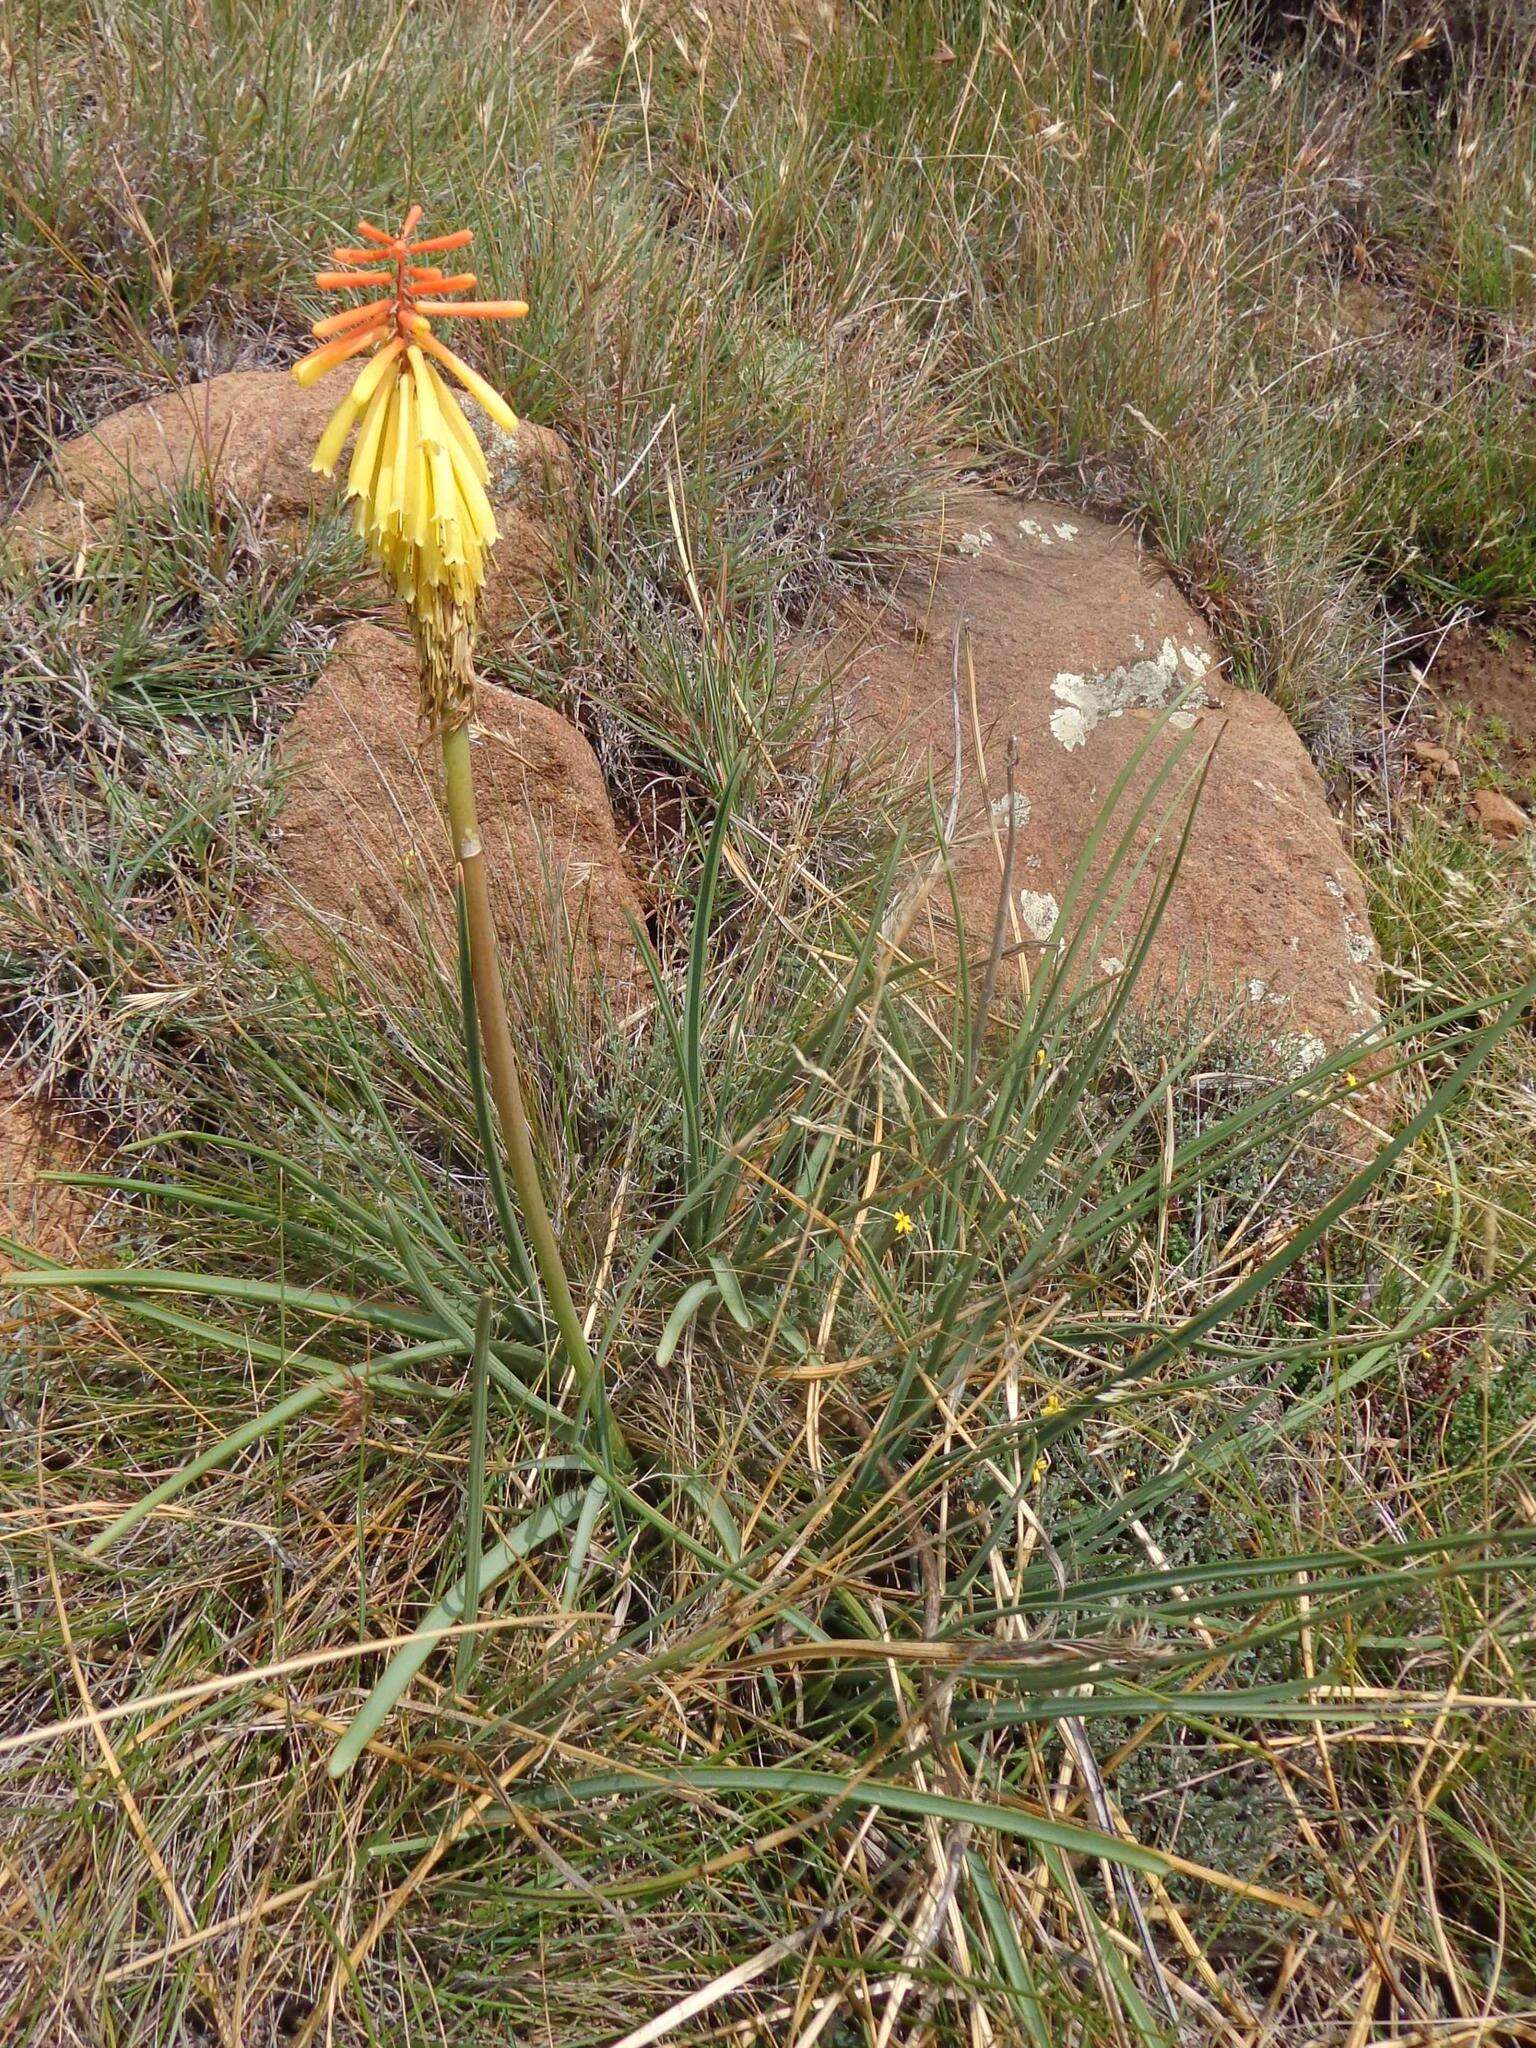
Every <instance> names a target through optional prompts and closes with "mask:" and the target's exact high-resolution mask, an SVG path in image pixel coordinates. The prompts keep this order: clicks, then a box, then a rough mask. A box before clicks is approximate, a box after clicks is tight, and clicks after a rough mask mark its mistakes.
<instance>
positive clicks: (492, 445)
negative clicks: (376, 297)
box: [13, 370, 575, 646]
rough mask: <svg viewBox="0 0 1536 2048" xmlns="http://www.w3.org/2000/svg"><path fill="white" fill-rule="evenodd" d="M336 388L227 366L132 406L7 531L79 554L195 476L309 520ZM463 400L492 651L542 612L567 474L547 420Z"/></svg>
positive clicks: (326, 483) (322, 500)
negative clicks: (135, 504) (478, 468)
mask: <svg viewBox="0 0 1536 2048" xmlns="http://www.w3.org/2000/svg"><path fill="white" fill-rule="evenodd" d="M346 388H347V380H346V378H345V376H342V375H336V376H331V377H323V378H322V379H321V380H320V382H319V383H318V384H317V385H314V386H312V387H311V388H310V389H309V390H307V391H305V390H302V389H301V388H300V387H299V386H298V385H297V384H296V383H295V382H294V381H293V378H292V377H291V376H290V375H289V374H288V372H287V371H286V370H233V371H230V372H229V373H228V374H227V375H225V376H220V377H210V378H209V379H208V380H207V382H206V383H202V384H189V385H187V386H185V387H183V388H181V389H179V390H174V391H168V392H165V393H163V394H162V395H161V396H159V397H157V398H151V399H146V400H145V401H144V403H143V404H141V405H130V406H128V407H127V408H126V409H125V410H124V411H122V412H117V413H113V414H112V415H111V416H110V418H107V419H104V420H100V421H98V423H97V424H96V425H95V426H94V427H92V428H91V429H90V431H89V432H88V433H84V434H78V435H76V437H75V438H74V439H73V440H72V441H66V442H65V443H64V444H63V446H62V447H61V448H60V449H59V450H58V454H57V457H56V460H55V465H54V466H55V471H56V482H54V483H48V484H43V485H41V486H40V487H39V488H38V489H36V490H35V491H33V492H32V494H31V496H30V497H29V498H28V499H27V501H26V503H25V504H24V505H22V507H21V508H20V510H19V512H18V513H17V515H16V519H15V522H14V526H13V532H14V533H15V535H16V537H17V538H18V539H20V540H21V541H22V542H23V543H24V544H27V543H30V544H31V545H33V546H38V547H42V548H45V549H48V550H50V551H55V552H57V551H61V550H66V549H68V550H73V549H78V548H80V547H83V546H85V545H86V544H87V543H88V542H89V541H90V540H91V539H92V538H93V537H94V535H95V533H96V532H97V530H98V529H99V527H100V525H101V524H102V522H103V521H105V520H106V519H107V518H108V517H109V516H110V514H111V513H112V511H113V509H114V508H115V507H116V506H117V505H118V504H119V503H121V502H122V501H123V500H125V499H128V498H131V497H135V496H138V497H150V498H153V497H165V496H168V495H169V494H170V493H171V492H173V491H175V490H177V489H179V488H180V487H181V486H182V485H184V484H185V483H187V482H188V481H195V480H198V479H203V478H205V479H207V480H208V481H209V482H210V483H211V484H212V485H213V486H214V488H215V489H217V490H220V491H227V492H229V493H231V494H232V495H234V496H236V497H239V498H241V499H243V500H245V501H246V502H247V503H256V502H258V501H264V502H265V505H266V510H267V514H268V517H269V518H271V519H273V520H275V521H277V522H278V523H283V522H293V521H296V520H302V519H307V518H308V517H309V516H310V515H311V514H312V513H314V512H316V511H318V510H319V509H320V508H321V507H322V506H325V505H328V504H330V503H332V502H333V501H334V499H335V497H336V492H337V486H336V484H335V483H334V482H332V481H331V480H330V479H328V478H326V477H320V476H315V475H314V474H312V472H311V470H310V467H309V464H310V458H311V456H312V455H313V454H314V452H315V445H316V443H317V442H318V440H319V438H320V435H321V433H322V432H323V431H324V428H325V423H326V421H327V420H328V419H329V418H330V416H331V414H332V412H333V411H334V410H335V408H336V406H337V404H338V403H339V402H340V400H341V398H342V396H343V394H344V393H345V391H346ZM464 406H465V412H466V415H467V417H468V418H469V420H470V422H471V424H472V425H473V426H474V428H475V430H476V432H477V433H478V434H479V436H480V440H481V442H482V444H483V446H484V448H485V451H486V460H487V462H488V463H489V465H490V470H491V500H492V504H493V506H494V508H495V511H496V519H497V524H498V525H499V527H500V528H501V535H502V538H501V541H500V543H499V544H498V546H497V548H496V551H495V553H494V555H493V557H492V563H491V574H490V578H489V581H488V583H487V586H486V592H485V599H484V632H485V638H486V641H487V643H488V644H490V645H492V646H495V645H496V644H497V643H499V642H504V641H505V640H506V639H508V638H509V637H510V636H511V635H513V634H515V632H516V631H517V629H518V628H519V627H520V626H521V625H522V624H523V623H524V622H525V621H526V620H527V618H528V617H529V615H530V613H531V612H533V611H535V610H537V609H539V608H541V607H542V603H543V598H544V581H545V577H546V576H547V574H548V573H549V571H550V569H551V568H552V567H553V565H554V561H555V549H556V545H557V543H558V539H559V536H560V534H561V531H562V529H563V527H564V525H565V523H566V521H567V520H568V518H569V513H570V506H571V501H572V494H573V491H574V488H575V478H574V470H573V465H572V462H571V455H570V450H569V449H568V448H567V447H566V445H565V443H564V442H563V441H562V440H561V438H560V436H559V435H558V434H556V433H553V432H551V431H550V429H549V428H547V427H540V426H537V425H535V424H534V423H533V422H532V421H527V420H525V421H523V422H522V424H521V425H520V426H519V428H518V430H517V432H516V434H504V433H503V432H502V431H501V430H500V428H498V427H496V426H494V425H493V424H492V423H491V421H490V420H489V419H487V417H486V416H485V414H484V413H482V412H481V410H480V408H479V407H478V406H477V405H475V403H474V402H473V400H471V399H469V398H467V397H466V398H465V400H464ZM381 595H382V593H381Z"/></svg>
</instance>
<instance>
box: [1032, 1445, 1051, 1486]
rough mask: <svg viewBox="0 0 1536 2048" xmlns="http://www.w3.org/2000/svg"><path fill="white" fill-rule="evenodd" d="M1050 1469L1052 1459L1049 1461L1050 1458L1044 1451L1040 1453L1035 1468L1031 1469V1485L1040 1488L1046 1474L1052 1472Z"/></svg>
mask: <svg viewBox="0 0 1536 2048" xmlns="http://www.w3.org/2000/svg"><path fill="white" fill-rule="evenodd" d="M1050 1469H1051V1461H1050V1459H1049V1458H1048V1457H1047V1456H1046V1455H1045V1453H1044V1451H1042V1452H1041V1453H1040V1455H1039V1457H1038V1458H1036V1460H1035V1462H1034V1465H1033V1467H1032V1468H1031V1470H1030V1475H1029V1476H1030V1480H1031V1483H1032V1484H1033V1485H1035V1486H1038V1485H1039V1484H1040V1482H1041V1480H1042V1479H1043V1478H1044V1477H1045V1475H1046V1473H1047V1472H1049V1471H1050Z"/></svg>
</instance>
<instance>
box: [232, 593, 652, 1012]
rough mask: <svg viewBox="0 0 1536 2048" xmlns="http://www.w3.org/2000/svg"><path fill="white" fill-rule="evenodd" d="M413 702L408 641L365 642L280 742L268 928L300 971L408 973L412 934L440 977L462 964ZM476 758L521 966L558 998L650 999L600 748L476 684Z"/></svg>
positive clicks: (351, 642)
mask: <svg viewBox="0 0 1536 2048" xmlns="http://www.w3.org/2000/svg"><path fill="white" fill-rule="evenodd" d="M416 694H417V680H416V656H415V650H414V648H413V647H412V645H411V643H410V641H409V640H408V639H406V638H405V637H404V636H403V635H402V634H398V633H392V632H387V631H385V630H384V629H383V628H382V627H379V626H371V625H359V626H353V627H351V628H350V629H349V630H348V631H347V632H346V633H345V634H344V635H343V636H342V638H341V640H340V642H339V643H338V645H337V647H336V650H335V653H334V654H333V656H332V658H331V660H330V661H329V663H328V664H327V666H326V669H325V671H324V673H323V675H322V676H321V678H320V680H319V682H318V683H317V684H316V685H315V687H314V689H313V690H312V691H311V692H310V694H309V696H308V697H307V698H306V699H305V701H304V703H303V704H302V706H301V707H300V709H299V711H298V713H297V715H296V716H295V718H294V719H293V721H292V723H291V724H290V726H289V727H288V729H287V732H286V733H285V735H284V747H283V753H284V762H285V766H286V768H287V770H288V773H289V785H288V791H287V795H286V797H285V799H284V803H283V808H282V811H281V814H280V819H279V828H280V829H279V837H278V840H277V845H276V856H277V858H276V866H277V878H276V880H275V881H274V883H273V886H272V888H271V890H270V891H269V893H268V896H267V898H266V901H265V902H264V903H263V905H262V906H261V908H260V910H259V912H258V920H259V922H260V923H261V924H263V925H264V926H265V927H266V929H267V930H268V931H269V933H270V934H271V935H272V937H273V938H274V940H275V941H276V942H277V943H278V945H279V946H280V947H281V948H282V949H283V950H284V951H286V952H287V953H288V954H289V956H290V957H292V958H295V959H298V960H300V961H302V962H303V963H305V964H307V965H309V966H311V967H314V968H315V969H317V970H319V971H321V972H328V971H329V968H330V964H331V962H332V960H333V958H334V955H335V949H336V945H337V942H338V941H341V942H343V943H344V944H345V945H346V946H347V947H348V948H349V949H350V950H351V951H353V952H354V953H356V954H357V955H359V956H360V957H362V958H363V959H366V960H370V961H372V962H374V963H375V964H378V965H381V966H385V967H388V966H389V965H390V964H391V963H392V962H393V963H394V964H396V965H399V966H403V967H404V968H405V969H406V971H407V972H409V971H411V968H412V966H413V963H414V962H415V960H416V958H417V955H418V953H419V940H418V936H417V933H418V921H420V922H421V923H424V924H425V926H426V929H427V931H428V932H429V934H430V935H431V937H432V938H433V940H434V942H435V943H436V945H437V947H438V950H439V954H440V957H441V958H442V959H443V961H444V963H445V965H447V966H448V967H449V968H450V970H451V969H452V968H453V967H454V963H455V962H456V959H457V928H456V925H455V923H454V911H453V901H454V896H453V861H452V858H451V856H450V853H449V848H448V842H447V836H446V833H445V831H444V827H443V822H442V813H441V809H440V806H439V801H438V786H437V785H438V763H437V749H436V747H435V745H432V744H425V745H424V744H423V743H422V742H421V740H420V737H419V734H418V730H417V723H416ZM474 751H475V780H476V786H477V791H478V796H479V807H480V826H481V833H482V837H483V839H484V842H485V852H486V859H487V862H488V864H489V868H490V874H491V886H492V894H493V898H494V901H495V907H496V914H497V920H498V928H499V930H500V932H501V935H502V939H503V941H504V943H505V945H506V948H507V951H508V954H509V957H510V956H511V955H513V954H515V955H516V956H517V958H518V960H519V961H520V962H521V963H522V964H523V966H524V967H525V968H526V967H528V966H529V963H532V972H533V973H534V974H535V975H536V976H546V977H547V976H548V975H551V974H553V975H557V976H559V977H560V978H561V985H562V986H563V985H564V983H565V981H566V980H568V979H573V985H576V986H580V987H585V988H590V986H591V985H592V983H593V981H594V977H595V976H601V977H602V979H603V981H604V983H605V984H606V987H607V990H608V992H609V995H610V997H611V999H612V1000H613V1002H614V1003H615V1005H616V1006H618V1007H623V1006H624V1005H626V1004H627V1003H628V1002H629V1001H630V1000H631V999H632V997H633V996H634V994H635V992H636V990H637V989H638V986H639V981H638V974H637V970H638V966H639V960H638V953H637V949H636V946H635V941H634V937H633V925H632V923H631V920H632V919H633V920H638V919H639V917H640V914H641V906H640V900H639V897H638V895H637V894H636V891H635V886H634V883H633V881H632V879H631V877H630V874H629V871H628V869H627V867H626V865H625V862H624V856H623V852H622V849H621V847H620V845H619V837H618V832H617V829H616V827H615V824H614V820H613V813H612V811H611V809H610V808H609V803H608V793H607V790H606V789H605V787H604V785H603V778H602V774H601V771H600V770H599V768H598V765H597V760H596V757H595V756H594V755H593V753H592V750H591V748H590V747H589V746H588V745H587V742H586V740H585V739H583V737H582V736H581V734H580V733H579V732H577V730H576V728H575V727H574V726H573V725H571V724H570V723H569V721H568V720H566V719H564V718H562V717H561V716H560V714H559V712H557V711H553V710H551V709H550V708H549V706H547V705H544V704H537V703H534V702H532V701H530V700H529V699H527V698H524V697H518V696H514V695H513V694H512V693H511V692H510V691H506V690H501V689H497V688H495V687H493V686H492V685H489V684H482V685H481V686H480V689H479V692H478V695H477V698H476V707H475V748H474ZM568 964H569V966H571V967H573V968H574V970H575V972H574V977H573V978H572V977H570V976H569V975H568V973H567V966H568Z"/></svg>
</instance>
